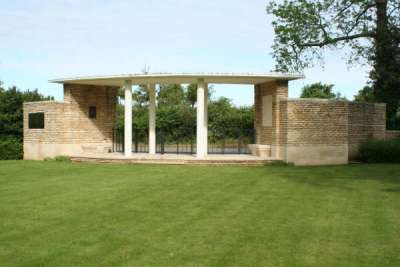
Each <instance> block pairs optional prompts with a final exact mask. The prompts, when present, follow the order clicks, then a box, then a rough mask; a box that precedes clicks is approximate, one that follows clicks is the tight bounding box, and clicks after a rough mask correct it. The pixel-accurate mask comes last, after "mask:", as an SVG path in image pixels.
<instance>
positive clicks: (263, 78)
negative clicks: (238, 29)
mask: <svg viewBox="0 0 400 267" xmlns="http://www.w3.org/2000/svg"><path fill="white" fill-rule="evenodd" d="M303 78H304V76H303V75H301V74H288V73H268V74H235V73H195V74H193V73H183V74H172V73H152V74H123V75H112V76H91V77H72V78H64V79H54V80H50V82H53V83H62V84H64V83H69V84H88V85H103V86H122V85H123V84H124V83H125V81H127V80H130V81H132V84H134V85H145V84H190V83H197V82H198V81H199V79H203V80H204V82H205V83H209V84H261V83H265V82H271V81H277V80H284V81H291V80H297V79H303Z"/></svg>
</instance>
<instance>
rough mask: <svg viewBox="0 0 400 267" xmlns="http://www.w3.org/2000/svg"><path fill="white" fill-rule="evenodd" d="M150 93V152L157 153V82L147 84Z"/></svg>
mask: <svg viewBox="0 0 400 267" xmlns="http://www.w3.org/2000/svg"><path fill="white" fill-rule="evenodd" d="M147 90H148V93H149V154H152V155H155V154H156V88H155V84H149V85H148V86H147Z"/></svg>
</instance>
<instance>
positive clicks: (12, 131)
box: [0, 82, 53, 141]
mask: <svg viewBox="0 0 400 267" xmlns="http://www.w3.org/2000/svg"><path fill="white" fill-rule="evenodd" d="M42 100H53V97H50V96H43V95H41V94H40V93H39V92H38V90H37V89H35V90H32V91H30V90H28V91H24V92H23V91H20V90H18V89H17V87H15V86H13V87H10V88H8V89H5V88H3V87H2V83H1V82H0V138H4V137H14V138H16V139H18V140H20V141H22V131H23V112H22V105H23V103H24V102H29V101H42Z"/></svg>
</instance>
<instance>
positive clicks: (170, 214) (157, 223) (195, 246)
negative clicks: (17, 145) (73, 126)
mask: <svg viewBox="0 0 400 267" xmlns="http://www.w3.org/2000/svg"><path fill="white" fill-rule="evenodd" d="M399 265H400V165H349V166H338V167H285V166H266V167H221V166H214V167H205V166H154V165H151V166H150V165H96V164H72V163H60V162H29V161H3V162H0V266H399Z"/></svg>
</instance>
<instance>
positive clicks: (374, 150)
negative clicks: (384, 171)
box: [360, 139, 400, 163]
mask: <svg viewBox="0 0 400 267" xmlns="http://www.w3.org/2000/svg"><path fill="white" fill-rule="evenodd" d="M360 158H361V159H362V160H363V161H365V162H368V163H400V140H399V139H397V140H369V141H367V142H365V143H363V144H362V145H361V147H360Z"/></svg>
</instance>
